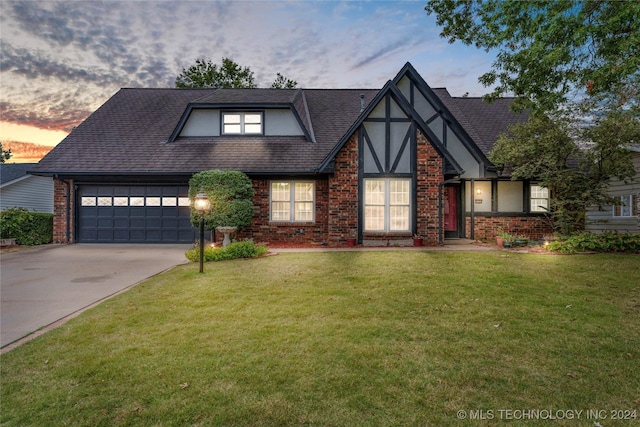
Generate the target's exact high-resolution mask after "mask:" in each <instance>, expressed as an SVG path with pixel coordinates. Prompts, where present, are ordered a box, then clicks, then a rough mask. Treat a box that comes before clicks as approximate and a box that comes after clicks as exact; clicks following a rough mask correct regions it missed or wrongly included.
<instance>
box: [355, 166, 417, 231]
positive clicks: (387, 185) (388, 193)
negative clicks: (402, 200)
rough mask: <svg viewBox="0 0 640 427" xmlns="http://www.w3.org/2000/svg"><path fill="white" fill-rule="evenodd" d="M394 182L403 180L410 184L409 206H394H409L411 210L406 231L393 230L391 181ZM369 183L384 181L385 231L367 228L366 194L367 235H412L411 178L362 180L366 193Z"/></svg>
mask: <svg viewBox="0 0 640 427" xmlns="http://www.w3.org/2000/svg"><path fill="white" fill-rule="evenodd" d="M392 180H401V181H407V182H408V183H409V192H408V196H409V204H408V205H394V206H407V207H408V210H409V216H408V217H407V229H405V230H391V181H392ZM367 181H384V192H385V193H384V199H385V200H384V229H381V230H371V229H367V228H366V224H367V219H366V218H365V214H366V210H367V206H369V205H367V202H366V194H364V199H365V200H364V201H363V212H362V213H363V227H364V230H363V231H364V232H365V233H410V232H411V222H412V220H411V211H412V206H411V200H412V198H411V191H412V190H411V179H410V178H365V179H363V180H362V185H363V186H364V192H365V193H366V182H367ZM371 206H382V205H371Z"/></svg>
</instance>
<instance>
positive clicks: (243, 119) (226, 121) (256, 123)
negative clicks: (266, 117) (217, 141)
mask: <svg viewBox="0 0 640 427" xmlns="http://www.w3.org/2000/svg"><path fill="white" fill-rule="evenodd" d="M222 133H223V134H224V135H261V134H262V113H259V112H253V113H241V112H237V113H222Z"/></svg>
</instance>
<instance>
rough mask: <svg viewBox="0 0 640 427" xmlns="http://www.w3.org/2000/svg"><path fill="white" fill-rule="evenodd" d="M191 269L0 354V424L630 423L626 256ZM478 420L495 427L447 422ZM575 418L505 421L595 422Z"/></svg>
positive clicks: (638, 356) (633, 276)
mask: <svg viewBox="0 0 640 427" xmlns="http://www.w3.org/2000/svg"><path fill="white" fill-rule="evenodd" d="M197 270H198V266H197V265H196V264H191V265H185V266H180V267H177V268H175V269H173V270H172V271H170V272H168V273H165V274H162V275H160V276H157V277H154V278H153V279H151V280H149V281H146V282H144V283H142V284H140V285H138V286H136V287H135V288H133V289H131V290H130V291H128V292H126V293H124V294H121V295H119V296H117V297H115V298H113V299H111V300H108V301H106V302H105V303H103V304H101V305H100V306H98V307H96V308H93V309H91V310H89V311H87V312H85V313H84V314H82V315H81V316H79V317H77V318H75V319H73V320H72V321H70V322H68V323H67V324H65V325H63V326H62V327H60V328H58V329H56V330H54V331H51V332H49V333H47V334H45V335H43V336H41V337H39V338H37V339H35V340H33V341H30V342H28V343H26V344H24V345H22V346H20V347H18V348H17V349H15V350H13V351H11V352H9V353H6V354H4V355H2V358H1V360H0V362H1V363H0V369H1V381H2V384H1V385H2V388H1V398H2V400H1V405H2V407H1V417H0V422H1V423H2V425H5V426H48V425H52V426H62V425H73V426H92V427H93V426H113V425H116V426H125V425H135V426H186V425H194V426H209V425H221V426H274V425H276V426H280V425H318V426H400V425H402V426H414V425H415V426H440V425H445V426H446V425H451V426H457V425H469V426H483V425H493V424H495V423H496V422H500V421H504V422H507V421H506V420H504V419H503V420H501V419H500V417H501V413H500V412H499V411H500V410H509V409H510V410H522V409H524V410H553V411H556V410H584V411H586V410H590V409H591V410H603V411H606V415H608V417H607V419H606V420H600V422H601V423H602V424H603V425H606V426H607V427H610V426H615V425H623V426H628V425H636V424H640V420H638V419H640V409H639V406H640V278H639V273H638V272H639V271H640V257H639V256H637V255H625V256H620V255H588V256H553V255H527V254H513V253H511V254H508V253H505V252H491V253H471V252H414V251H406V252H405V251H398V252H327V253H311V254H309V253H307V254H302V253H295V254H282V255H279V256H274V257H266V258H261V259H255V260H249V261H247V260H236V261H228V262H222V263H214V264H207V266H206V272H205V274H198V272H197ZM481 409H482V410H485V411H493V417H494V419H493V420H485V421H482V420H469V419H467V420H464V421H462V420H459V419H458V417H457V413H458V411H460V410H465V411H471V410H481ZM616 409H622V410H624V409H628V410H635V411H636V414H637V417H636V418H637V419H636V420H635V421H616V420H611V419H610V418H611V415H610V412H609V411H610V410H616ZM467 413H468V412H467ZM503 414H506V413H503ZM505 416H506V415H505ZM581 417H582V418H581V419H580V420H578V421H577V420H576V419H573V420H557V421H555V422H553V421H548V420H547V421H540V420H531V421H522V420H517V421H509V422H510V424H511V425H532V426H540V425H551V424H553V425H585V426H586V425H591V426H592V425H594V424H593V423H594V421H593V419H587V415H586V412H585V413H582V415H581Z"/></svg>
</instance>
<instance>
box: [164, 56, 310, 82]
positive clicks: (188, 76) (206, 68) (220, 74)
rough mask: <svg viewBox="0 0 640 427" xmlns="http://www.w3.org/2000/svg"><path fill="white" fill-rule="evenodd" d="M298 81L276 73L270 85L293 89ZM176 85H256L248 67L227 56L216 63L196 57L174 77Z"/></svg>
mask: <svg viewBox="0 0 640 427" xmlns="http://www.w3.org/2000/svg"><path fill="white" fill-rule="evenodd" d="M297 84H298V83H297V82H296V81H294V80H290V79H288V78H286V77H284V76H283V75H282V74H280V73H278V75H277V77H276V80H275V81H274V82H273V84H272V85H271V88H272V89H293V88H295V87H296V85H297ZM176 87H180V88H227V89H228V88H241V89H242V88H245V89H253V88H255V87H257V86H256V83H255V80H254V77H253V71H251V69H250V68H249V67H241V66H240V65H238V64H236V63H235V62H233V61H232V60H231V59H229V58H222V64H221V65H219V66H218V65H217V64H214V63H213V62H211V61H210V60H206V59H196V63H195V64H194V65H192V66H190V67H189V68H186V69H185V68H183V69H182V72H181V73H180V74H179V75H178V77H176Z"/></svg>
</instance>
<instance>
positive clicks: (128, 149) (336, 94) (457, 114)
mask: <svg viewBox="0 0 640 427" xmlns="http://www.w3.org/2000/svg"><path fill="white" fill-rule="evenodd" d="M405 74H411V76H412V78H414V79H415V80H416V81H418V82H420V85H421V86H420V87H421V90H423V91H425V92H427V93H429V94H430V98H432V99H430V101H432V102H433V103H435V104H437V105H438V110H439V111H441V112H442V114H443V117H444V118H445V119H446V120H447V122H448V123H452V125H453V126H457V128H456V129H458V128H459V130H460V133H461V134H463V136H464V137H463V138H462V139H463V142H464V143H465V144H467V145H468V146H469V148H470V150H471V151H472V152H474V153H476V154H475V155H476V156H477V158H478V159H479V161H481V162H482V163H485V164H486V165H489V163H488V160H486V155H487V154H488V152H489V151H490V149H491V146H492V145H493V143H494V142H495V139H496V137H497V134H498V133H499V132H500V131H502V130H506V127H507V125H508V124H509V123H512V122H514V121H521V120H522V117H518V116H516V115H514V114H513V113H512V112H511V111H509V109H508V106H509V104H510V103H511V102H512V100H508V99H507V100H499V101H496V103H494V104H484V103H483V102H482V100H481V99H479V98H453V97H451V96H450V95H449V93H448V92H447V91H446V89H431V88H429V86H428V85H427V84H426V82H424V80H423V79H422V77H420V75H419V74H418V73H417V72H416V71H415V69H414V68H413V67H412V66H411V64H409V63H407V64H406V65H405V66H404V67H403V69H402V70H401V72H400V73H399V74H398V75H397V76H396V78H395V79H394V80H393V81H390V82H389V83H388V84H387V85H385V88H383V89H382V90H378V89H176V88H171V89H168V88H167V89H128V88H125V89H121V90H119V91H118V92H117V93H116V94H115V95H113V96H112V97H111V98H110V99H109V100H107V102H105V103H104V104H103V105H102V106H101V107H100V108H98V110H96V111H95V112H94V113H93V114H91V115H90V116H89V117H88V118H87V119H86V120H85V121H84V122H83V123H81V124H80V125H79V126H78V127H77V128H76V129H75V130H74V131H73V132H71V133H70V134H69V135H68V136H67V137H66V138H65V139H64V140H63V141H62V142H61V143H60V144H58V145H57V146H56V147H55V148H54V149H53V150H52V151H51V152H50V153H49V154H47V155H46V156H45V157H44V158H43V159H42V160H41V161H40V162H39V163H38V164H37V165H35V166H34V167H33V169H32V170H33V172H34V173H35V174H39V175H54V174H60V175H68V176H71V175H87V176H89V175H190V174H193V173H195V172H198V171H201V170H205V169H234V170H241V171H243V172H245V173H249V174H254V175H259V174H313V173H317V172H318V171H320V170H321V169H320V167H321V166H322V167H323V169H322V170H323V171H325V172H326V171H329V170H330V168H329V169H327V166H328V164H329V163H330V159H331V156H332V153H333V154H335V153H336V152H337V151H336V147H338V146H339V145H340V144H341V143H343V141H345V140H346V139H348V138H349V137H350V136H351V134H352V133H353V131H355V129H357V126H356V124H357V123H358V121H361V120H362V119H363V118H364V117H365V116H366V111H370V110H371V108H372V107H371V105H372V100H374V98H376V97H378V98H380V97H381V96H383V95H382V94H383V93H385V92H389V91H391V92H393V93H394V96H396V97H398V98H399V99H402V98H403V95H402V94H401V93H400V92H399V91H398V89H397V87H395V82H397V81H398V79H399V78H401V76H403V75H405ZM391 86H393V89H392V88H391ZM361 95H364V104H365V107H366V108H365V111H364V112H363V111H362V106H361ZM400 103H401V104H402V107H403V109H405V110H406V111H407V112H408V115H410V116H412V117H414V118H416V119H417V118H418V115H417V113H416V112H415V111H411V110H412V109H413V107H411V103H409V102H406V100H405V101H401V102H400ZM207 106H209V107H210V108H213V106H215V108H228V107H243V108H290V109H291V111H292V112H293V113H294V115H295V116H296V119H297V120H298V123H299V124H300V126H301V128H303V130H304V133H305V135H304V136H302V135H301V136H284V137H281V136H212V137H201V136H198V137H183V136H178V135H179V133H180V129H181V126H182V125H184V123H185V120H186V119H187V118H188V114H189V111H190V110H191V109H193V108H205V107H207ZM367 108H368V110H367ZM417 122H420V120H417ZM423 125H424V124H423ZM422 128H423V131H424V133H425V134H427V135H428V136H430V138H431V139H433V140H435V139H437V138H432V136H433V135H429V129H428V126H422ZM434 145H435V146H436V149H437V150H438V151H440V152H441V154H442V155H443V156H445V157H447V158H448V159H449V163H450V164H451V165H453V166H454V168H455V169H457V170H461V168H460V167H459V165H457V164H456V162H455V159H453V158H452V157H451V156H450V155H449V153H448V152H447V150H446V147H444V146H443V145H442V144H439V143H437V142H435V143H434Z"/></svg>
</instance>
